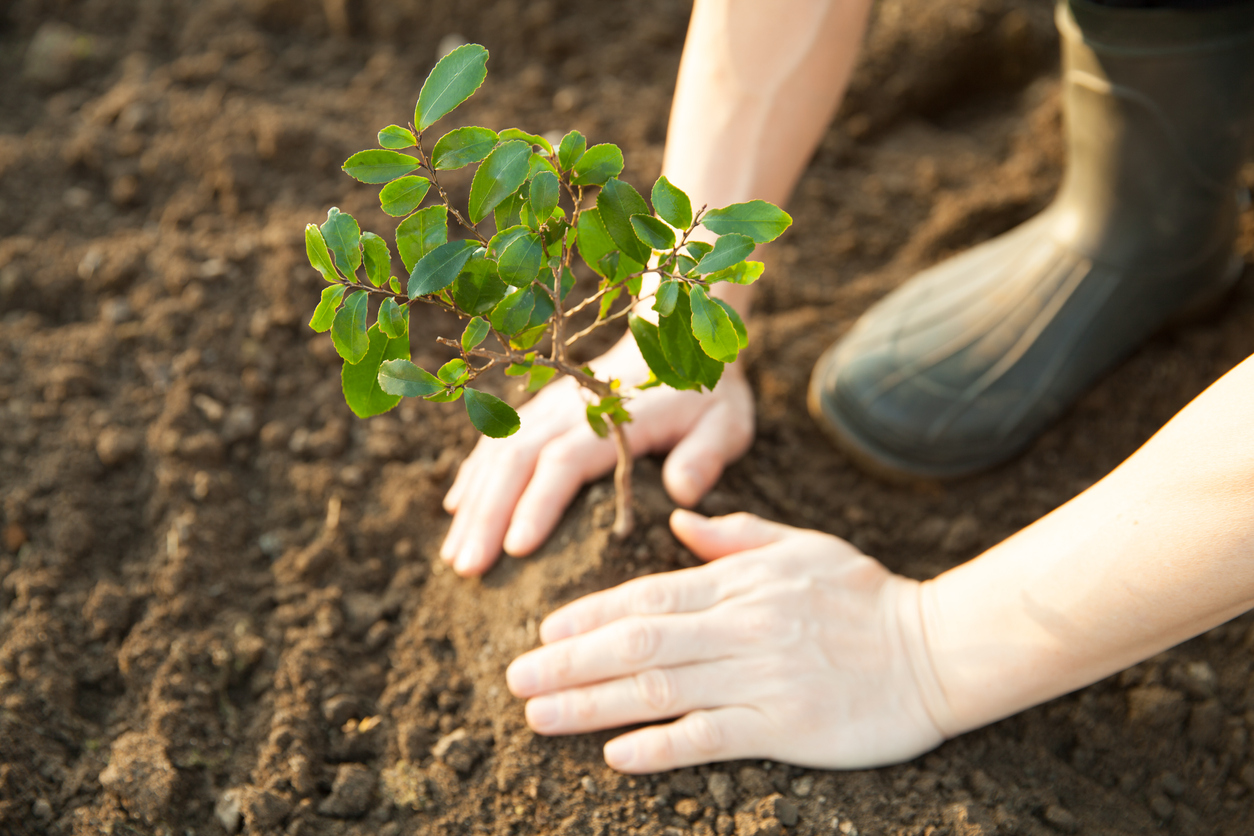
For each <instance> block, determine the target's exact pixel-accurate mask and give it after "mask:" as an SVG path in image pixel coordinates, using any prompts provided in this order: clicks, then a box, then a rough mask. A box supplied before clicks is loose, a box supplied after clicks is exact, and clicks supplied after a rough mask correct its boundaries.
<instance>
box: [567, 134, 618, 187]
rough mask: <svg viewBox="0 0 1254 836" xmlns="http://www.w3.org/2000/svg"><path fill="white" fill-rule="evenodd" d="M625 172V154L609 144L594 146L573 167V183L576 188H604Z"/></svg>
mask: <svg viewBox="0 0 1254 836" xmlns="http://www.w3.org/2000/svg"><path fill="white" fill-rule="evenodd" d="M622 170H623V152H622V151H621V150H619V148H618V146H617V145H611V144H609V143H608V142H606V143H602V144H600V145H593V146H592V147H591V148H589V149H588V150H587V151H584V152H583V154H581V155H580V157H579V159H578V160H576V161H575V164H574V166H573V169H572V171H573V173H574V175H575V176H574V177H573V178H571V183H572V184H574V185H576V186H603V185H605V183H607V182H608V181H609V180H610V179H611V178H614V177H617V176H618V175H619V174H621V173H622Z"/></svg>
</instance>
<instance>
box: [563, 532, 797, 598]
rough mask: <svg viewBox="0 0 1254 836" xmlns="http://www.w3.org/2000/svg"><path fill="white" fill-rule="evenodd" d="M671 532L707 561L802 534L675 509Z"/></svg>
mask: <svg viewBox="0 0 1254 836" xmlns="http://www.w3.org/2000/svg"><path fill="white" fill-rule="evenodd" d="M671 531H673V532H675V536H676V537H678V538H679V541H680V542H681V543H683V544H684V545H685V546H687V547H688V548H689V549H690V550H691V551H692V553H693V554H695V555H696V556H697V557H699V558H701V559H702V560H707V561H708V560H717V559H719V558H720V557H726V556H727V555H729V554H735V553H737V552H743V551H748V550H750V549H757V548H761V547H763V546H769V545H771V544H772V543H778V542H779V541H781V540H783V539H785V538H788V537H792V536H795V535H798V534H801V533H802V532H801V531H800V530H799V529H796V528H793V527H792V526H787V525H782V524H781V523H776V522H770V521H769V520H764V519H762V518H761V517H758V516H755V515H753V514H747V513H743V512H742V513H738V514H730V515H728V516H726V517H703V516H701V515H700V514H695V513H693V512H692V511H685V510H684V509H682V508H676V509H675V510H674V511H673V512H672V513H671ZM559 612H560V611H559Z"/></svg>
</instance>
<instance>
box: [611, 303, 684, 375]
mask: <svg viewBox="0 0 1254 836" xmlns="http://www.w3.org/2000/svg"><path fill="white" fill-rule="evenodd" d="M627 324H628V327H629V328H630V329H631V335H632V337H634V338H635V340H636V346H637V347H638V348H639V349H640V355H641V356H642V357H644V362H645V363H647V364H648V366H649V370H650V371H651V372H653V376H654V377H656V378H657V379H658V380H659V381H661V382H662V383H665V384H666V385H667V386H670V387H671V388H672V389H696V388H697V384H696V383H693V382H691V381H688V380H685V379H684V378H682V377H680V375H679V373H678V372H676V371H675V369H674V368H673V367H672V366H671V364H670V361H668V360H667V359H666V353H665V352H664V351H662V341H661V336H660V334H659V332H658V327H657V326H656V325H654V324H653V323H652V322H649V321H648V320H647V319H642V318H641V317H638V316H636V315H635V314H634V313H633V314H628V315H627Z"/></svg>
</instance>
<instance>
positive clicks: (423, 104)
mask: <svg viewBox="0 0 1254 836" xmlns="http://www.w3.org/2000/svg"><path fill="white" fill-rule="evenodd" d="M487 63H488V51H487V50H486V49H484V48H483V47H481V46H479V45H478V44H464V45H462V46H459V47H458V48H457V49H455V50H453V51H452V52H450V53H449V54H448V55H445V56H444V57H443V58H441V59H440V61H439V63H437V64H436V65H435V68H434V69H432V70H431V73H430V75H428V76H427V80H426V81H424V82H423V84H422V90H421V91H420V92H419V93H418V104H417V106H416V107H415V108H414V124H415V125H417V126H418V130H420V131H425V130H426V129H427V128H429V127H430V126H431V125H432V124H434V123H435V121H436V120H437V119H439V118H440V117H442V116H444V115H445V114H447V113H448V112H449V111H451V110H452V109H453V108H455V107H457V106H458V105H459V104H461V103H462V102H464V101H466V100H467V99H469V98H470V97H471V95H473V94H474V92H475V91H476V90H478V89H479V85H480V84H483V80H484V79H485V78H487V75H488V69H487Z"/></svg>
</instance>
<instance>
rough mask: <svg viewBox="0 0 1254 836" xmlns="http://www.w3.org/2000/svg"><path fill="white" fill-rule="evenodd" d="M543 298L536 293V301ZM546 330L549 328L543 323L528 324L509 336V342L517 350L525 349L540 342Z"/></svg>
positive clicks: (533, 315)
mask: <svg viewBox="0 0 1254 836" xmlns="http://www.w3.org/2000/svg"><path fill="white" fill-rule="evenodd" d="M543 298H544V297H543V296H541V295H539V294H537V295H536V302H537V303H539V302H540V300H542V299H543ZM532 318H535V313H534V312H532ZM548 330H549V329H548V328H547V327H546V326H544V325H534V326H528V327H526V328H524V329H523V330H521V331H519V332H518V333H517V334H515V335H514V336H512V337H510V338H509V344H510V345H511V346H513V347H514V348H515V349H517V350H519V351H526V350H527V349H529V348H531V347H532V346H533V345H535V344H536V343H538V342H540V340H542V339H543V338H544V335H545V334H547V333H548Z"/></svg>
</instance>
